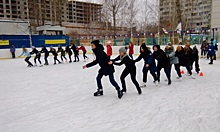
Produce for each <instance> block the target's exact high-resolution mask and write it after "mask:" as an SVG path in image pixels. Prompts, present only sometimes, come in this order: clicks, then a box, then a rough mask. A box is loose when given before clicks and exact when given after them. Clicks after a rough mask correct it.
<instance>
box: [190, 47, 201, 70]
mask: <svg viewBox="0 0 220 132" xmlns="http://www.w3.org/2000/svg"><path fill="white" fill-rule="evenodd" d="M194 62H195V70H196V73H197V74H199V71H200V68H199V51H198V49H197V47H196V46H194V47H193V49H192V61H191V70H192V69H193V63H194Z"/></svg>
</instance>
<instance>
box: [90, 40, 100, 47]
mask: <svg viewBox="0 0 220 132" xmlns="http://www.w3.org/2000/svg"><path fill="white" fill-rule="evenodd" d="M91 43H92V44H94V45H95V46H98V45H99V40H94V41H92V42H91Z"/></svg>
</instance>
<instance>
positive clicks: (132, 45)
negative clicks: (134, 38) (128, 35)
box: [128, 42, 134, 60]
mask: <svg viewBox="0 0 220 132" xmlns="http://www.w3.org/2000/svg"><path fill="white" fill-rule="evenodd" d="M128 48H129V56H130V57H131V59H132V60H133V54H134V44H133V43H132V42H130V43H129V47H128Z"/></svg>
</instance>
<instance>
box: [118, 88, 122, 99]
mask: <svg viewBox="0 0 220 132" xmlns="http://www.w3.org/2000/svg"><path fill="white" fill-rule="evenodd" d="M117 93H118V98H119V99H121V98H122V96H123V93H122V91H121V90H117Z"/></svg>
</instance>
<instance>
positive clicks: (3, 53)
mask: <svg viewBox="0 0 220 132" xmlns="http://www.w3.org/2000/svg"><path fill="white" fill-rule="evenodd" d="M165 46H166V45H162V46H161V48H162V49H164V48H165ZM177 46H178V45H175V46H174V47H175V48H176V47H177ZM196 46H197V48H198V50H199V55H200V53H201V52H200V45H196ZM121 47H122V46H112V52H113V55H118V54H119V52H118V51H119V48H121ZM148 47H150V48H151V50H152V45H149V46H148ZM63 48H64V47H63ZM85 48H86V50H87V54H92V53H93V52H92V49H91V47H90V46H85ZM37 49H38V50H41V48H37ZM47 49H48V50H49V48H47ZM55 49H57V47H55ZM219 49H220V46H219ZM27 50H28V51H29V52H30V51H31V50H32V49H31V48H27ZM139 50H140V47H139V46H134V55H139V53H140V52H139ZM105 51H106V47H105ZM21 53H22V49H21V48H17V49H16V52H15V55H16V57H17V56H19V55H20V54H21ZM80 54H82V51H81V50H80ZM42 55H44V54H42ZM32 56H34V55H32ZM217 57H220V52H219V51H217ZM10 58H11V53H10V49H0V59H1V60H2V59H10Z"/></svg>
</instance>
